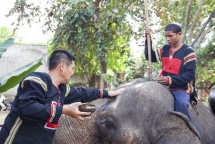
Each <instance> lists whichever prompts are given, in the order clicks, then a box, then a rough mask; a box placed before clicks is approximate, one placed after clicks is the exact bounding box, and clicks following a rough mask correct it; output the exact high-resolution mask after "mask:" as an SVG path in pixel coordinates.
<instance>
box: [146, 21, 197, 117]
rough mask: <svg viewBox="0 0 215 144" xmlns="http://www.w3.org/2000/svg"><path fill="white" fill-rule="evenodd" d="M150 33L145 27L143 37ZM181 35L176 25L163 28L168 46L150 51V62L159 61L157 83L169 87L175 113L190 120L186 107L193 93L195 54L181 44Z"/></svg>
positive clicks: (179, 28)
mask: <svg viewBox="0 0 215 144" xmlns="http://www.w3.org/2000/svg"><path fill="white" fill-rule="evenodd" d="M151 33H152V30H151V29H150V28H148V27H147V28H146V29H145V35H146V36H147V35H148V34H149V35H150V34H151ZM181 35H182V32H181V26H180V25H179V24H178V23H171V24H168V25H167V26H166V28H165V36H166V40H167V42H168V44H166V45H164V46H163V47H162V48H160V49H156V50H153V49H151V60H152V62H157V61H158V59H159V60H161V62H162V70H161V73H160V74H159V76H158V78H157V82H159V83H161V84H163V85H167V86H169V88H170V90H171V92H172V94H173V96H174V109H175V111H178V112H181V113H183V114H185V115H186V116H187V117H188V118H189V119H190V120H191V118H190V114H189V112H188V107H189V100H190V94H192V93H193V91H194V88H193V81H194V79H195V71H196V53H195V52H194V50H193V48H191V47H189V46H188V45H186V44H184V43H182V41H181ZM151 43H152V42H151ZM145 57H146V59H147V60H148V48H147V40H146V42H145Z"/></svg>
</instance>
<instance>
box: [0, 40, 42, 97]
mask: <svg viewBox="0 0 215 144" xmlns="http://www.w3.org/2000/svg"><path fill="white" fill-rule="evenodd" d="M13 44H14V39H12V38H9V39H7V40H6V41H4V42H3V43H2V44H1V45H0V58H1V56H2V54H3V53H4V52H6V50H7V49H8V48H9V47H11V46H12V45H13ZM40 65H42V58H41V59H38V60H36V61H33V62H31V63H28V64H27V65H24V66H22V67H20V68H18V69H16V70H14V71H12V72H10V73H7V74H5V75H4V76H1V77H0V93H2V92H5V91H7V90H9V89H10V88H13V87H14V86H16V85H17V84H18V83H19V82H20V80H21V79H22V78H23V77H24V76H26V75H27V74H29V73H30V72H32V71H35V70H36V69H37V68H38V67H39V66H40Z"/></svg>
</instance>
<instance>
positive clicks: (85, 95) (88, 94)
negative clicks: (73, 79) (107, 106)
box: [65, 87, 108, 104]
mask: <svg viewBox="0 0 215 144" xmlns="http://www.w3.org/2000/svg"><path fill="white" fill-rule="evenodd" d="M106 97H108V91H107V90H102V89H95V88H86V87H79V88H74V87H70V92H69V94H68V96H67V97H66V99H65V104H70V103H73V102H82V103H84V102H90V101H92V100H95V99H98V98H106Z"/></svg>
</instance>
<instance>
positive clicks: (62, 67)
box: [59, 62, 65, 71]
mask: <svg viewBox="0 0 215 144" xmlns="http://www.w3.org/2000/svg"><path fill="white" fill-rule="evenodd" d="M64 66H65V62H61V63H60V64H59V68H60V71H62V70H63V69H64Z"/></svg>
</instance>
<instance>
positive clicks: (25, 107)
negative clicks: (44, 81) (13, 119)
mask: <svg viewBox="0 0 215 144" xmlns="http://www.w3.org/2000/svg"><path fill="white" fill-rule="evenodd" d="M19 101H20V105H19V116H20V118H21V119H22V120H23V121H25V122H37V121H44V122H50V123H57V122H58V120H59V118H60V116H61V113H62V109H63V107H62V106H56V104H54V103H53V104H50V103H46V92H45V90H44V88H43V87H42V86H41V85H40V84H39V83H36V82H33V81H30V80H27V81H25V83H24V87H23V90H22V92H21V95H20V97H19Z"/></svg>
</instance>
